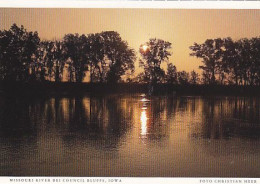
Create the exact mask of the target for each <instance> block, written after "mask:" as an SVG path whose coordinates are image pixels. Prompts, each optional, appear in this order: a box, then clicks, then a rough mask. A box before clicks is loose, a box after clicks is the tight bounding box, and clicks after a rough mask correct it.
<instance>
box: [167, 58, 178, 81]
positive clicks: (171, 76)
mask: <svg viewBox="0 0 260 184" xmlns="http://www.w3.org/2000/svg"><path fill="white" fill-rule="evenodd" d="M166 82H167V83H169V84H177V83H178V78H177V68H176V66H174V65H173V64H172V63H169V64H168V65H167V75H166Z"/></svg>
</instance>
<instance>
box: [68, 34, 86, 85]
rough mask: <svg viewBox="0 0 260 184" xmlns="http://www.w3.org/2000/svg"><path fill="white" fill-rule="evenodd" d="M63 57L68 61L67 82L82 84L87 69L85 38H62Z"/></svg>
mask: <svg viewBox="0 0 260 184" xmlns="http://www.w3.org/2000/svg"><path fill="white" fill-rule="evenodd" d="M63 43H64V56H65V58H66V59H67V60H68V63H67V64H68V74H69V81H76V82H82V81H83V79H84V77H85V75H86V73H85V72H86V71H87V69H88V66H87V64H88V55H87V53H89V51H88V47H87V43H88V42H87V37H86V36H85V35H84V34H83V35H81V36H79V34H67V35H65V36H64V38H63Z"/></svg>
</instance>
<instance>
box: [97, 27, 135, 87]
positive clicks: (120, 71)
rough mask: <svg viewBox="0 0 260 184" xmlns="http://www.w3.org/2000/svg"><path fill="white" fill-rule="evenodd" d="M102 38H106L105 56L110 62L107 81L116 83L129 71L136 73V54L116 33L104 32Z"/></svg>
mask: <svg viewBox="0 0 260 184" xmlns="http://www.w3.org/2000/svg"><path fill="white" fill-rule="evenodd" d="M101 37H103V38H104V43H105V55H106V57H107V59H108V60H109V63H108V66H109V70H108V72H107V75H106V79H107V82H109V83H116V82H118V81H119V80H120V79H121V76H123V75H125V73H126V72H127V71H130V72H131V73H133V72H134V61H135V59H136V56H135V52H134V50H133V49H131V48H129V46H128V43H127V42H126V41H123V40H122V38H121V37H120V35H119V34H118V33H117V32H115V31H106V32H102V33H101Z"/></svg>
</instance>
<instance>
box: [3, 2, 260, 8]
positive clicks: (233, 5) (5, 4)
mask: <svg viewBox="0 0 260 184" xmlns="http://www.w3.org/2000/svg"><path fill="white" fill-rule="evenodd" d="M0 7H2V8H4V7H5V8H149V9H158V8H160V9H260V1H122V0H121V1H120V0H106V1H104V0H103V1H99V0H97V1H88V0H0Z"/></svg>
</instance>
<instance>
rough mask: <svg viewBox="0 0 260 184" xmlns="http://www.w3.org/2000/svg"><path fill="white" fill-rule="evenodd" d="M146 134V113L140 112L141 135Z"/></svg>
mask: <svg viewBox="0 0 260 184" xmlns="http://www.w3.org/2000/svg"><path fill="white" fill-rule="evenodd" d="M146 134H147V115H146V111H145V110H143V111H142V112H141V135H146Z"/></svg>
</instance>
